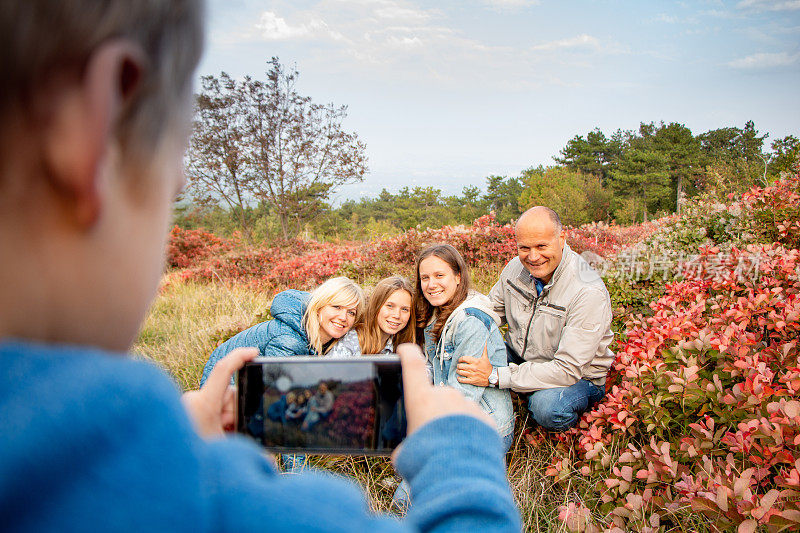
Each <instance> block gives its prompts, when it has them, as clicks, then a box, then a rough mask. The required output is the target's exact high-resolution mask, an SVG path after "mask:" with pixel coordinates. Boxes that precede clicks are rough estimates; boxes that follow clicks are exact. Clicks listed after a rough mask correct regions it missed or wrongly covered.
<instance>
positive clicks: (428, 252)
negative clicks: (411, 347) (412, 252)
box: [414, 244, 472, 349]
mask: <svg viewBox="0 0 800 533" xmlns="http://www.w3.org/2000/svg"><path fill="white" fill-rule="evenodd" d="M431 256H435V257H438V258H439V259H441V260H442V261H444V262H445V263H447V264H448V265H449V266H450V268H451V269H453V272H454V273H455V274H458V275H460V276H461V282H460V283H459V284H458V287H456V292H455V294H454V295H453V298H451V299H450V301H449V302H447V303H446V304H444V305H440V306H439V307H434V306H432V305H431V304H430V302H428V300H426V299H425V295H424V294H422V282H421V281H420V279H419V265H420V263H422V261H424V260H425V259H427V258H428V257H431ZM414 276H415V280H414V281H415V283H414V285H415V288H416V290H415V291H414V310H415V312H416V314H417V343H418V344H419V345H420V346H422V347H423V349H424V348H425V335H424V334H423V330H424V329H425V326H427V325H428V322H430V319H431V317H432V316H433V313H434V312H436V315H437V316H436V324H435V325H434V326H433V331H432V332H431V333H432V335H433V340H434V342H439V335H440V334H441V333H442V328H443V327H444V323H445V322H447V319H448V317H449V316H450V314H451V313H452V312H453V311H454V310H455V308H456V307H458V306H459V305H461V304H462V303H463V302H464V300H466V299H467V295H468V294H469V289H470V287H471V285H472V282H471V281H470V276H469V269H468V268H467V263H466V262H464V258H463V257H461V254H460V253H458V250H456V249H455V248H453V247H452V246H450V245H449V244H434V245H433V246H428V247H427V248H425V249H424V250H422V252H420V254H419V256H418V257H417V262H416V265H415V266H414Z"/></svg>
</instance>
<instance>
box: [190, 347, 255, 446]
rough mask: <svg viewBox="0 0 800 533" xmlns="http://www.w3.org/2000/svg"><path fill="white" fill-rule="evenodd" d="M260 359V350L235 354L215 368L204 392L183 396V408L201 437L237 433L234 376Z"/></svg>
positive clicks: (199, 391) (235, 352) (221, 360)
mask: <svg viewBox="0 0 800 533" xmlns="http://www.w3.org/2000/svg"><path fill="white" fill-rule="evenodd" d="M257 355H258V349H257V348H237V349H235V350H233V351H232V352H231V353H229V354H228V355H226V356H225V357H223V358H222V359H220V360H219V362H218V363H217V364H216V366H214V369H213V370H212V371H211V374H210V375H209V376H208V379H207V380H206V383H205V385H203V388H202V389H200V390H195V391H189V392H187V393H185V394H184V395H183V397H182V398H181V400H183V405H184V407H186V411H187V412H188V413H189V418H191V419H192V422H194V426H195V430H196V431H197V433H198V434H199V435H200V436H201V437H204V438H210V437H219V436H222V435H223V434H224V433H225V432H226V431H228V432H230V431H233V430H234V424H235V422H236V391H235V389H234V388H233V387H231V386H230V382H231V376H233V373H234V372H236V371H237V370H239V369H240V368H242V367H243V366H244V364H245V363H246V362H247V361H251V360H252V359H254V358H255V357H256V356H257Z"/></svg>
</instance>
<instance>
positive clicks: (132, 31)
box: [0, 0, 203, 149]
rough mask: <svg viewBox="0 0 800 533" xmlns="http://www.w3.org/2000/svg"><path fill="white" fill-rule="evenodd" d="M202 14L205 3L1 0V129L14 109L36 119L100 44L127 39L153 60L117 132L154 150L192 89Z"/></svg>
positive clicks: (189, 0)
mask: <svg viewBox="0 0 800 533" xmlns="http://www.w3.org/2000/svg"><path fill="white" fill-rule="evenodd" d="M202 19H203V0H22V1H4V2H0V50H2V51H3V52H2V54H0V72H2V75H3V81H2V82H0V127H2V128H4V129H5V128H7V127H8V126H7V124H8V123H7V119H8V117H9V115H11V114H13V113H19V112H21V113H23V117H24V118H25V119H26V120H36V118H37V114H38V113H41V112H42V111H41V110H40V109H38V107H39V104H40V102H41V101H42V99H43V98H46V97H47V89H48V88H49V87H53V86H55V85H56V84H58V83H63V82H64V81H70V80H72V79H75V80H77V79H79V78H80V76H81V75H82V72H83V69H85V67H86V63H87V61H88V59H89V58H90V57H91V54H92V52H93V51H94V50H95V49H97V47H98V46H100V45H101V44H102V43H104V42H106V41H108V40H110V39H115V38H124V39H129V40H131V41H133V42H135V43H138V44H139V45H140V46H141V47H142V50H143V51H144V53H145V55H146V59H145V61H146V64H145V72H144V76H143V79H142V80H140V81H141V86H140V87H139V89H138V92H137V94H136V95H135V98H134V100H133V101H132V102H131V105H130V106H129V107H128V109H126V110H125V112H124V114H123V116H122V118H121V120H120V121H119V122H118V123H117V125H116V126H117V131H116V133H117V135H118V136H119V137H120V138H122V139H123V140H124V142H123V146H126V147H131V148H134V149H142V148H146V149H150V148H152V147H153V146H155V145H156V143H157V142H158V141H159V139H160V137H161V134H162V133H163V132H164V130H165V128H166V127H167V126H169V125H170V122H171V121H173V120H174V119H175V114H176V110H177V109H182V108H183V105H182V104H183V102H184V101H186V99H187V98H188V97H189V96H190V94H191V93H190V91H191V87H192V75H193V72H194V68H195V66H196V64H197V62H198V60H199V58H200V54H201V51H202V41H203V23H202ZM0 134H2V135H3V136H5V135H13V134H14V132H9V131H0Z"/></svg>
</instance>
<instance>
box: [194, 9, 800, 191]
mask: <svg viewBox="0 0 800 533" xmlns="http://www.w3.org/2000/svg"><path fill="white" fill-rule="evenodd" d="M208 26H209V37H208V40H207V43H206V52H205V56H204V58H203V60H202V62H201V64H200V67H199V75H208V74H212V75H219V74H220V73H221V72H223V71H224V72H227V73H228V74H230V75H232V76H234V77H242V76H245V75H250V76H251V77H253V78H257V79H265V78H266V74H265V72H266V70H267V61H268V60H269V59H270V58H271V57H273V56H277V57H278V58H279V59H280V61H281V63H282V64H284V66H287V67H295V68H296V69H297V70H298V71H299V73H300V77H299V81H298V84H297V89H298V92H300V94H303V95H306V96H310V97H311V98H312V99H313V100H314V101H315V102H316V103H320V104H327V103H333V104H335V105H336V106H340V105H346V106H348V116H347V118H346V119H345V121H344V124H343V126H344V129H345V130H347V131H354V132H356V133H357V134H358V136H359V138H360V139H361V140H362V141H364V142H365V143H366V145H367V157H368V159H369V172H368V174H367V175H366V176H365V179H364V181H363V182H361V183H356V184H350V185H346V186H344V187H343V188H341V189H340V190H339V191H338V192H337V193H336V195H335V200H337V201H341V200H343V199H346V198H355V199H357V198H359V197H360V196H375V195H377V194H378V193H379V192H380V191H381V189H383V188H386V189H388V190H389V191H392V192H397V191H398V190H399V189H400V188H402V187H404V186H409V187H415V186H425V187H427V186H433V187H436V188H439V189H441V190H442V191H443V192H444V193H445V194H459V193H460V192H461V190H462V188H463V187H465V186H468V185H475V186H479V187H481V188H482V189H483V188H485V184H486V177H487V176H489V175H501V176H518V175H519V174H520V172H521V171H523V170H524V169H526V168H529V167H535V166H537V165H540V164H542V165H551V164H553V163H554V162H553V156H557V155H558V153H559V150H560V149H561V148H563V147H564V146H565V144H566V143H567V141H569V139H571V138H572V137H574V136H575V135H585V134H586V133H587V132H589V131H591V130H592V129H594V128H600V129H601V130H602V131H603V132H604V133H606V134H607V135H608V134H611V133H612V132H614V131H616V130H617V129H623V130H629V129H637V128H638V126H639V123H640V122H656V123H658V122H660V121H664V122H665V123H670V122H678V123H681V124H684V125H686V126H687V127H688V128H690V129H691V130H692V132H693V133H694V134H695V135H697V134H700V133H702V132H705V131H708V130H711V129H716V128H721V127H728V126H737V127H743V126H744V124H745V122H746V121H748V120H753V121H754V122H755V125H756V128H757V129H758V130H759V131H760V132H762V133H769V138H768V140H767V144H769V143H770V142H771V140H773V139H776V138H782V137H784V136H786V135H795V136H800V100H799V99H798V94H800V0H734V1H722V0H695V1H691V2H689V1H646V0H639V1H633V0H631V1H623V0H574V1H573V0H560V1H559V0H441V1H438V2H434V1H420V0H350V1H345V0H275V1H269V0H260V1H258V0H211V1H210V3H209V11H208Z"/></svg>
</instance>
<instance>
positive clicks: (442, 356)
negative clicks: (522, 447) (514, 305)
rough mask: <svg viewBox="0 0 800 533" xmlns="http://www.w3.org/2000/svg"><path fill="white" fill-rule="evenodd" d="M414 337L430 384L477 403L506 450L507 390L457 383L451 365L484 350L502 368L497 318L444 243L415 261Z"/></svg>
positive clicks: (509, 430)
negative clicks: (451, 390)
mask: <svg viewBox="0 0 800 533" xmlns="http://www.w3.org/2000/svg"><path fill="white" fill-rule="evenodd" d="M414 308H415V311H416V313H417V317H416V325H417V328H418V333H417V339H418V342H419V344H420V346H422V349H423V350H424V351H425V354H426V355H427V358H428V365H429V366H428V368H429V370H430V371H431V376H432V378H433V382H434V384H435V385H449V386H451V387H453V388H456V389H458V390H460V391H461V392H463V393H464V395H465V396H467V397H468V398H470V399H472V400H474V401H475V402H477V403H478V404H479V405H480V406H481V408H483V410H484V411H486V412H487V413H489V414H490V415H491V416H492V417H493V418H494V420H495V423H496V424H497V431H498V433H499V434H500V437H501V438H502V439H503V443H504V445H505V448H506V450H508V449H509V448H510V447H511V442H512V439H513V432H514V410H513V406H512V403H511V395H510V393H509V391H508V389H498V388H495V387H491V386H489V387H479V386H475V385H467V384H464V383H460V382H459V381H458V379H457V374H456V366H457V364H458V359H459V357H461V356H464V355H469V356H472V357H482V356H484V355H483V354H484V353H485V354H486V357H488V358H489V360H490V361H491V363H492V365H493V366H506V365H507V360H506V348H505V345H504V344H503V337H502V335H501V334H500V330H499V329H498V326H499V325H500V317H498V316H497V314H495V312H494V311H493V310H492V304H491V302H490V301H489V299H488V298H487V297H486V296H484V295H483V294H480V293H479V292H477V291H473V290H470V277H469V271H468V270H467V265H466V263H465V262H464V259H463V258H462V257H461V254H459V253H458V251H457V250H456V249H455V248H453V247H452V246H450V245H449V244H439V245H434V246H429V247H428V248H425V249H424V250H423V251H422V253H420V255H419V257H418V258H417V263H416V293H415V295H414Z"/></svg>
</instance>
